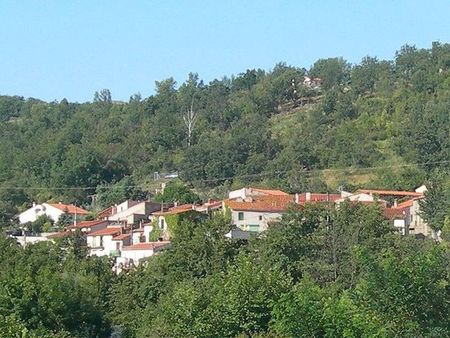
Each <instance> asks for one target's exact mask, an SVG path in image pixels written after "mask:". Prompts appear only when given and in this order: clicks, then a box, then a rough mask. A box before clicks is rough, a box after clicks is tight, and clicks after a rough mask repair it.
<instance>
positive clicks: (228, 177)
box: [0, 43, 450, 338]
mask: <svg viewBox="0 0 450 338" xmlns="http://www.w3.org/2000/svg"><path fill="white" fill-rule="evenodd" d="M306 75H307V76H309V77H311V78H320V79H321V81H322V82H321V85H320V86H308V85H305V84H304V82H303V81H304V77H305V76H306ZM0 154H1V156H0V226H1V227H2V228H5V227H6V226H8V225H10V224H11V222H12V223H14V216H15V215H16V214H17V213H18V212H19V211H22V210H23V209H25V208H26V207H27V206H29V205H30V204H31V203H32V202H33V201H36V202H44V201H49V200H50V201H63V202H66V203H71V202H76V203H79V204H81V205H83V206H85V207H86V208H88V209H89V210H92V211H93V212H95V211H98V210H100V209H102V208H104V207H107V206H109V205H111V204H113V203H117V202H120V201H122V200H124V199H126V198H133V199H143V198H147V197H149V196H150V195H151V194H153V193H154V189H155V188H157V187H158V186H159V184H160V183H161V182H162V181H163V180H161V179H157V178H158V177H155V174H154V173H155V172H158V173H161V177H162V178H163V177H164V173H172V172H178V174H179V179H180V182H182V183H177V184H178V185H179V186H178V188H177V189H176V192H177V193H181V194H182V196H183V197H182V198H187V199H192V198H198V196H200V197H201V198H207V197H222V196H223V195H224V193H225V192H226V191H228V190H229V189H230V188H235V187H236V188H241V187H242V186H243V185H257V186H264V187H275V188H278V189H283V190H285V191H287V192H305V191H318V192H326V191H330V192H334V191H336V190H337V189H340V188H344V189H347V190H353V189H355V188H358V187H363V186H364V187H372V188H392V189H412V188H414V187H417V186H419V185H421V184H423V183H426V184H427V186H428V187H429V193H428V194H427V202H426V204H424V208H425V213H426V216H427V217H428V219H427V221H429V222H430V224H432V225H433V227H434V228H435V229H442V230H443V231H442V239H443V240H442V242H441V243H435V242H434V241H432V240H431V239H422V240H419V239H416V238H414V237H412V236H411V237H410V236H404V237H401V236H400V235H399V234H398V233H394V232H393V231H392V227H391V226H390V224H389V223H388V222H387V221H386V220H385V219H384V218H383V216H382V210H381V209H380V208H379V206H377V205H355V204H352V205H350V204H346V203H344V204H342V206H341V207H340V208H339V209H335V208H331V207H329V206H327V205H311V206H306V207H305V208H302V209H294V208H293V209H292V210H289V212H287V213H286V214H285V215H284V216H283V218H282V220H281V221H280V222H279V223H277V224H273V225H271V227H269V230H268V231H266V232H264V233H262V234H261V235H259V236H256V237H254V238H251V239H250V240H249V241H248V242H241V241H233V240H229V239H227V238H226V237H225V236H224V235H225V234H226V233H228V232H229V230H230V227H231V225H230V220H229V219H228V218H227V216H226V215H216V216H214V217H212V218H210V219H207V220H203V221H198V222H196V223H191V222H189V221H186V223H183V224H180V226H177V232H176V233H174V234H173V239H172V247H171V249H170V250H168V251H166V252H164V253H163V254H161V255H156V256H153V257H150V258H149V259H148V261H147V263H146V264H144V265H140V266H139V268H137V269H136V270H134V271H130V272H127V273H122V274H120V275H118V276H117V275H115V274H114V273H113V271H112V268H111V267H112V262H111V261H110V260H109V259H108V258H106V257H103V258H98V257H87V251H86V248H85V247H84V246H83V245H82V243H83V241H82V240H81V238H79V236H78V235H77V234H76V233H75V235H74V236H72V237H69V238H67V239H62V240H60V241H58V242H57V243H49V242H45V243H39V244H36V245H30V246H27V247H26V248H22V247H20V246H18V245H17V244H16V243H15V242H14V241H13V240H12V239H7V238H3V236H0V262H1V266H0V336H1V337H5V338H10V337H11V338H13V337H14V338H16V337H26V338H29V337H31V338H35V337H36V338H37V337H44V338H68V337H75V338H88V337H110V336H111V335H112V337H123V338H137V337H139V338H140V337H261V338H262V337H267V338H269V337H355V338H356V337H405V338H407V337H408V338H409V337H428V338H432V337H433V338H438V337H439V338H441V337H444V338H445V337H450V332H449V329H448V328H449V327H450V321H449V318H450V284H449V280H450V270H449V267H450V170H449V163H450V45H449V44H441V43H433V44H432V47H431V49H418V48H415V47H414V46H408V45H405V46H403V47H402V48H401V49H400V50H399V51H398V52H397V53H396V55H395V59H394V60H393V61H384V60H378V59H377V58H373V57H365V58H364V59H363V60H362V61H361V62H360V63H359V64H355V65H352V64H349V63H348V62H347V61H345V60H344V59H342V58H329V59H321V60H318V61H317V62H315V63H314V64H313V65H312V66H311V68H310V69H305V68H300V67H294V66H289V65H286V64H284V63H280V64H277V65H276V66H275V67H274V68H273V70H271V71H263V70H260V69H253V70H247V71H246V72H244V73H241V74H239V75H237V76H232V77H231V78H223V79H220V80H214V81H211V82H210V83H208V84H205V83H204V82H203V81H202V80H201V79H199V78H198V76H197V75H195V74H190V75H189V77H188V79H187V80H186V81H185V82H184V83H182V84H181V85H179V86H177V84H176V83H175V81H174V80H173V79H171V78H169V79H166V80H162V81H159V82H156V90H155V94H154V95H152V96H150V97H148V98H142V97H141V95H140V94H134V95H132V96H131V97H130V99H129V102H117V101H115V100H114V97H113V93H110V91H109V90H107V89H102V90H99V92H97V93H94V96H93V102H87V103H71V102H68V101H67V100H65V99H63V100H61V101H60V102H43V101H41V100H38V99H34V98H28V99H25V98H22V97H11V96H0ZM155 178H156V180H155ZM183 189H184V190H183ZM169 193H171V191H170V189H169V190H168V192H167V194H169ZM156 198H158V196H156Z"/></svg>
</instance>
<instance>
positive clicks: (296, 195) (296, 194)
mask: <svg viewBox="0 0 450 338" xmlns="http://www.w3.org/2000/svg"><path fill="white" fill-rule="evenodd" d="M299 203H300V197H299V195H298V193H295V204H299Z"/></svg>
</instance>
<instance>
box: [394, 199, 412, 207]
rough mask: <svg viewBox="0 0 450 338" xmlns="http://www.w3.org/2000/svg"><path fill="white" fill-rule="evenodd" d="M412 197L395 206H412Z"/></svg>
mask: <svg viewBox="0 0 450 338" xmlns="http://www.w3.org/2000/svg"><path fill="white" fill-rule="evenodd" d="M413 202H414V199H411V200H407V201H405V202H402V203H399V204H397V208H410V207H412V205H413Z"/></svg>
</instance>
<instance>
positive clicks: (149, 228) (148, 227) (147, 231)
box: [144, 225, 153, 242]
mask: <svg viewBox="0 0 450 338" xmlns="http://www.w3.org/2000/svg"><path fill="white" fill-rule="evenodd" d="M152 231H153V225H144V236H145V240H146V241H147V242H150V233H151V232H152Z"/></svg>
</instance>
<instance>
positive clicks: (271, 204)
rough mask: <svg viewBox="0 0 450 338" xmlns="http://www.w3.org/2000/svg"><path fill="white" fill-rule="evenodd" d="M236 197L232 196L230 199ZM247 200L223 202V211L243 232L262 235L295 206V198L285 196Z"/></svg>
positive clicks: (238, 199) (238, 198) (254, 197)
mask: <svg viewBox="0 0 450 338" xmlns="http://www.w3.org/2000/svg"><path fill="white" fill-rule="evenodd" d="M233 196H236V195H234V194H230V197H233ZM244 196H246V197H245V198H242V197H237V198H229V199H227V200H224V201H223V210H224V211H225V212H229V213H230V216H231V221H232V224H233V225H234V226H235V227H237V228H239V229H240V230H243V231H248V232H250V233H255V234H256V233H260V232H262V231H265V230H267V228H268V226H269V224H270V223H271V222H276V221H279V220H280V219H281V216H282V214H283V212H285V211H286V209H287V208H288V207H289V206H290V205H295V197H294V196H291V195H288V194H285V195H268V194H266V195H264V194H254V195H252V196H253V197H251V196H250V195H249V194H245V195H244Z"/></svg>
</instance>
